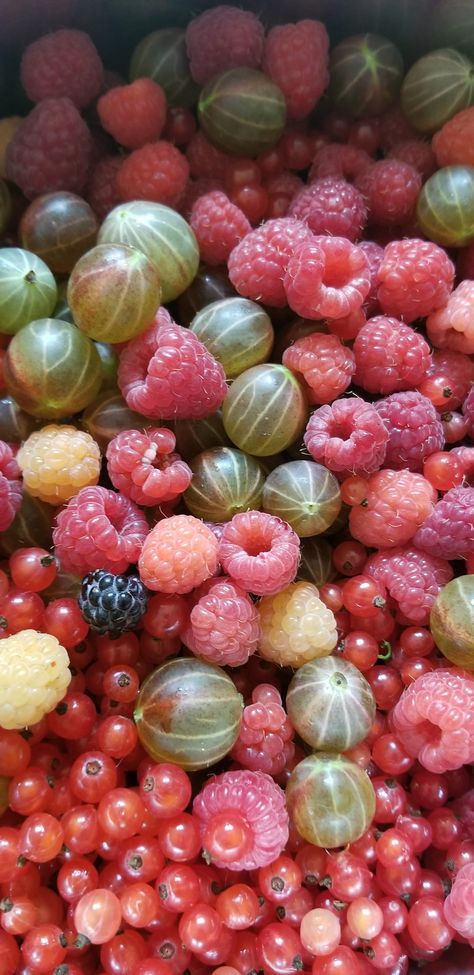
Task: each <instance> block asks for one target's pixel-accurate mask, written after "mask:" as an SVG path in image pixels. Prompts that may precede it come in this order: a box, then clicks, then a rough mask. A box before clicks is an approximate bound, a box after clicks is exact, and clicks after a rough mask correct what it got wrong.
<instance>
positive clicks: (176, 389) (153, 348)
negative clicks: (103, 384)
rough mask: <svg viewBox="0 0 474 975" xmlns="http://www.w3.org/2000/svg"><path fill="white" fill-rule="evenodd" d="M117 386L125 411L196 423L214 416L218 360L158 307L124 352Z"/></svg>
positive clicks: (220, 389)
mask: <svg viewBox="0 0 474 975" xmlns="http://www.w3.org/2000/svg"><path fill="white" fill-rule="evenodd" d="M118 384H119V387H120V390H121V393H122V395H123V396H124V397H125V399H126V401H127V405H128V406H129V407H130V409H131V410H136V411H137V413H141V414H143V416H150V417H152V418H157V419H160V418H161V419H163V420H175V419H176V420H198V419H200V418H201V417H203V416H208V415H209V414H210V413H215V411H216V410H217V409H218V408H219V406H220V405H221V403H222V401H223V399H224V396H225V394H226V392H227V386H226V381H225V372H224V369H223V368H222V366H221V364H220V362H217V360H216V359H214V356H212V355H211V353H210V352H208V351H207V349H206V348H205V347H204V345H203V344H202V342H200V341H199V339H198V338H197V337H196V336H195V335H194V332H190V331H189V329H187V328H182V327H181V325H176V323H175V322H174V321H173V319H172V318H171V316H170V315H169V314H168V312H167V311H166V309H164V308H160V309H159V311H158V314H157V315H156V318H155V321H154V322H153V324H152V325H151V326H150V328H148V329H147V330H146V332H142V334H141V335H138V336H137V338H136V339H133V340H132V341H131V342H129V343H128V344H127V346H126V347H125V348H124V350H123V352H122V355H121V357H120V364H119V370H118Z"/></svg>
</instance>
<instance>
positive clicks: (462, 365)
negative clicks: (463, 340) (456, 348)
mask: <svg viewBox="0 0 474 975" xmlns="http://www.w3.org/2000/svg"><path fill="white" fill-rule="evenodd" d="M473 384H474V361H473V360H472V359H470V358H469V356H467V355H464V354H463V353H462V352H449V351H448V350H447V349H443V350H442V351H440V350H438V349H435V350H434V352H433V353H432V355H431V362H430V365H429V368H428V372H427V373H426V376H425V378H424V379H423V381H422V382H421V383H420V384H419V386H418V389H419V391H420V393H423V394H424V396H428V397H429V399H430V400H431V402H432V403H433V405H434V406H436V407H437V409H438V410H441V411H442V413H446V412H447V411H449V410H457V408H458V406H460V405H461V403H462V402H463V400H464V399H465V398H466V396H467V394H468V393H469V390H470V389H471V387H472V385H473Z"/></svg>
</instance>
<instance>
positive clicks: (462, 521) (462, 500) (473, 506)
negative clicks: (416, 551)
mask: <svg viewBox="0 0 474 975" xmlns="http://www.w3.org/2000/svg"><path fill="white" fill-rule="evenodd" d="M413 541H414V544H415V545H416V546H417V547H418V548H421V550H422V551H423V552H428V554H429V555H438V556H439V557H440V558H442V559H465V558H467V557H468V556H470V555H472V554H473V553H474V488H471V487H455V488H451V490H450V491H446V494H445V495H444V497H443V498H441V500H440V501H438V503H437V504H436V505H435V507H434V509H433V511H432V512H431V514H429V515H428V517H427V518H426V520H424V522H423V524H422V526H421V528H419V530H418V531H417V533H416V535H415V538H414V539H413Z"/></svg>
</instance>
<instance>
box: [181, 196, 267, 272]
mask: <svg viewBox="0 0 474 975" xmlns="http://www.w3.org/2000/svg"><path fill="white" fill-rule="evenodd" d="M189 222H190V224H191V227H192V228H193V230H194V233H195V234H196V239H197V242H198V244H199V250H200V253H201V259H202V260H203V261H204V262H205V264H210V265H214V264H225V263H226V262H227V259H228V257H229V254H230V252H231V251H232V250H233V248H234V247H236V246H237V244H239V243H240V241H241V240H242V239H243V237H245V235H246V234H248V233H250V231H251V229H252V228H251V226H250V223H249V221H248V220H247V217H246V216H245V214H244V213H242V210H239V207H237V206H235V205H234V204H233V203H231V202H230V200H229V198H228V197H227V196H226V194H225V193H220V192H219V191H214V192H212V193H206V194H204V196H200V197H199V199H198V200H196V203H195V204H194V206H193V208H192V210H191V218H190V221H189Z"/></svg>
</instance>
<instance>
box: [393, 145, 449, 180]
mask: <svg viewBox="0 0 474 975" xmlns="http://www.w3.org/2000/svg"><path fill="white" fill-rule="evenodd" d="M387 157H388V159H401V161H402V162H405V163H408V164H409V165H410V166H413V167H414V168H415V169H417V170H418V172H419V174H420V176H421V177H422V179H423V180H425V179H428V177H429V176H432V175H433V173H434V172H435V170H436V169H437V168H438V167H437V164H436V157H435V154H434V152H433V150H432V148H431V146H430V144H429V142H424V141H423V139H406V140H405V141H403V142H397V143H396V144H395V145H394V146H393V147H392V148H391V149H390V151H389V152H388V153H387Z"/></svg>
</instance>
